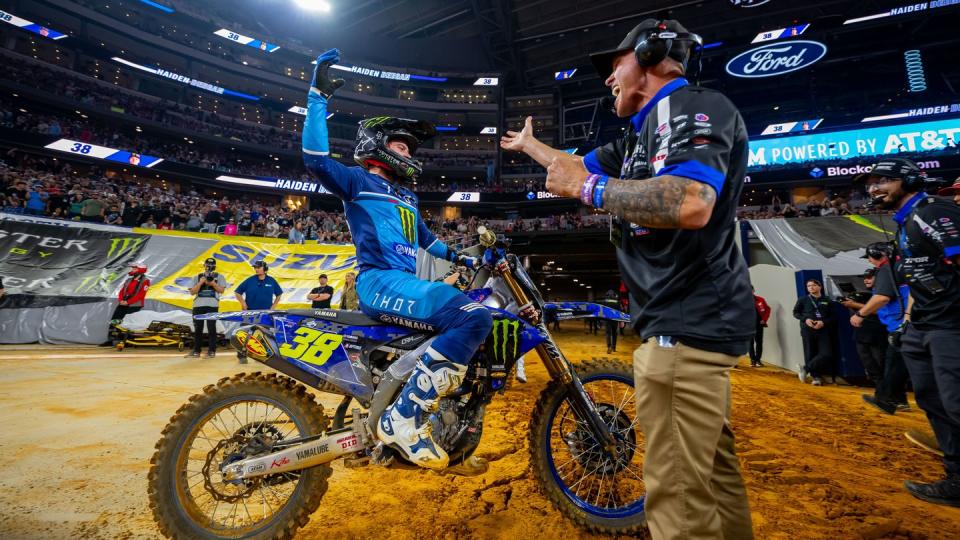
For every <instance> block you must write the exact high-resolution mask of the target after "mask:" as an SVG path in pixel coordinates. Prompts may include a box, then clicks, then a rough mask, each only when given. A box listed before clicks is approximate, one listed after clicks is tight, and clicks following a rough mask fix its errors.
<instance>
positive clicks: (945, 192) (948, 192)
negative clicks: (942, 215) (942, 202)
mask: <svg viewBox="0 0 960 540" xmlns="http://www.w3.org/2000/svg"><path fill="white" fill-rule="evenodd" d="M937 195H939V196H941V197H953V202H955V203H957V204H960V178H957V180H956V181H955V182H954V183H953V185H952V186H950V187H947V188H943V189H941V190H940V191H938V192H937Z"/></svg>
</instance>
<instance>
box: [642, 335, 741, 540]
mask: <svg viewBox="0 0 960 540" xmlns="http://www.w3.org/2000/svg"><path fill="white" fill-rule="evenodd" d="M737 360H738V359H737V358H736V357H734V356H729V355H726V354H721V353H714V352H707V351H702V350H699V349H694V348H692V347H687V346H685V345H683V344H677V345H676V347H672V348H667V347H661V346H660V345H658V344H657V341H656V340H655V339H650V340H647V341H646V342H645V343H644V344H643V345H641V346H640V348H638V349H637V350H636V351H635V352H634V353H633V372H634V377H635V378H636V391H637V421H638V424H639V425H640V428H641V429H642V430H643V433H644V436H645V437H646V460H645V462H644V465H643V479H644V482H645V483H646V488H647V501H646V512H647V523H648V524H649V526H650V533H651V535H652V536H653V538H654V539H655V540H664V539H673V538H677V539H701V538H703V539H707V538H709V539H721V538H722V539H725V540H739V539H749V538H753V526H752V524H751V520H750V507H749V503H748V502H747V492H746V489H745V488H744V486H743V478H742V477H741V476H740V464H739V463H738V462H737V455H736V452H735V450H734V440H733V431H732V430H731V428H730V368H731V367H733V366H734V365H735V364H736V363H737Z"/></svg>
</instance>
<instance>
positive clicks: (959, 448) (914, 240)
mask: <svg viewBox="0 0 960 540" xmlns="http://www.w3.org/2000/svg"><path fill="white" fill-rule="evenodd" d="M854 181H855V182H865V183H866V185H867V193H868V194H869V195H870V197H871V199H873V202H874V204H875V205H876V206H879V207H881V208H887V209H890V210H894V211H895V214H894V215H893V219H894V221H896V222H897V225H898V228H897V248H898V255H899V259H898V260H897V261H896V264H895V270H896V271H897V275H898V277H899V278H900V279H903V280H904V281H906V283H907V284H908V285H909V286H910V301H909V302H908V303H907V309H906V314H905V321H906V325H905V328H904V330H903V333H902V337H900V339H899V341H900V353H901V354H903V359H904V362H905V363H906V365H907V371H909V372H910V379H911V380H912V381H913V390H914V394H915V395H916V398H917V404H918V405H920V408H921V409H923V411H924V412H925V413H926V414H927V419H928V420H929V421H930V425H931V426H933V432H934V434H935V435H936V437H937V441H938V442H939V444H940V448H941V449H942V450H943V463H944V468H945V469H946V477H945V478H944V479H943V480H940V481H938V482H931V483H924V482H913V481H909V480H908V481H906V482H904V487H905V488H906V489H907V491H909V492H910V494H911V495H913V496H914V497H917V498H918V499H922V500H925V501H927V502H931V503H935V504H944V505H949V506H960V206H957V205H956V204H954V203H953V202H952V201H949V200H947V199H940V198H937V197H931V196H929V195H927V194H926V193H924V188H925V185H926V184H927V180H926V176H925V174H924V173H923V171H921V170H920V169H919V168H918V167H917V165H916V164H915V163H913V162H912V161H910V160H907V159H900V158H888V159H885V160H883V161H881V162H879V163H877V164H876V165H874V166H873V167H872V168H871V169H870V171H869V172H866V173H864V174H862V175H859V176H858V177H856V178H855V179H854Z"/></svg>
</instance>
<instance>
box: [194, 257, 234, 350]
mask: <svg viewBox="0 0 960 540" xmlns="http://www.w3.org/2000/svg"><path fill="white" fill-rule="evenodd" d="M226 288H227V280H226V279H225V278H224V277H223V275H222V274H219V273H217V260H216V259H214V258H213V257H207V259H206V260H205V261H203V272H201V273H199V274H197V277H196V279H194V284H193V287H191V289H190V294H192V295H193V296H194V297H195V298H194V299H193V314H194V315H203V314H205V313H216V312H217V311H219V310H220V295H221V294H223V291H224V289H226ZM203 323H204V321H198V320H196V319H194V320H193V351H191V352H190V354H188V355H187V356H188V357H194V358H197V357H199V356H200V347H201V346H202V345H203V326H204V324H203ZM206 323H207V324H206V326H207V336H208V337H207V358H213V357H214V356H216V355H217V321H215V320H212V319H211V320H207V321H206Z"/></svg>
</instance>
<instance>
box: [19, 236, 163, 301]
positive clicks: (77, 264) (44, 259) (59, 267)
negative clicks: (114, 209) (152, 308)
mask: <svg viewBox="0 0 960 540" xmlns="http://www.w3.org/2000/svg"><path fill="white" fill-rule="evenodd" d="M147 238H148V237H147V236H145V235H141V234H134V233H123V232H114V231H100V230H95V229H89V228H82V229H81V228H71V227H60V226H56V225H46V224H41V223H26V222H20V221H13V220H6V219H5V220H0V276H3V285H4V287H5V288H6V291H7V294H11V295H12V294H16V295H19V296H18V301H19V306H20V307H28V306H33V307H40V306H42V305H62V304H63V303H64V302H66V303H78V302H82V301H84V300H83V298H84V297H85V298H89V299H100V298H108V297H111V296H112V295H113V291H115V290H116V287H117V286H118V282H119V281H120V280H122V279H123V278H124V277H125V276H126V274H127V272H128V266H129V265H130V263H132V262H135V261H137V258H138V256H139V255H140V253H141V251H142V250H143V244H144V243H145V242H146V240H147ZM78 297H79V298H78Z"/></svg>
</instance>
